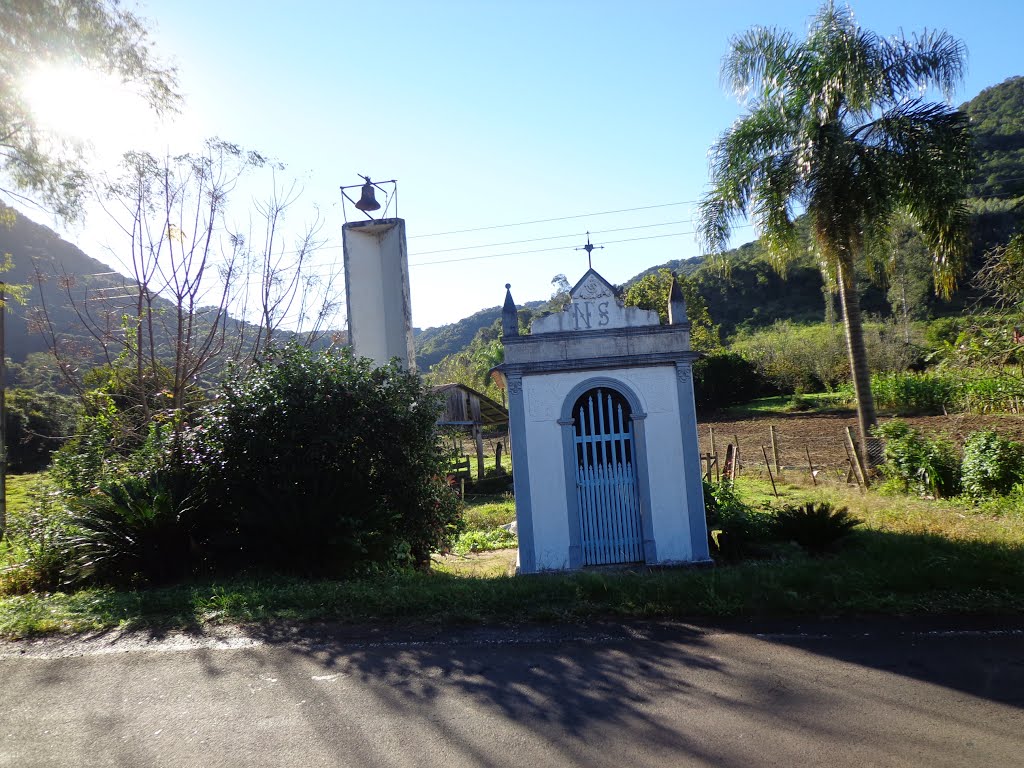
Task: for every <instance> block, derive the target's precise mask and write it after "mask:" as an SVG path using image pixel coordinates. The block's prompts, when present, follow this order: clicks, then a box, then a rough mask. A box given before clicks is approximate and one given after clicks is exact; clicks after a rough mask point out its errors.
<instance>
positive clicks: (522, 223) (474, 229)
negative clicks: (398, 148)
mask: <svg viewBox="0 0 1024 768" xmlns="http://www.w3.org/2000/svg"><path fill="white" fill-rule="evenodd" d="M699 202H700V200H681V201H680V202H678V203H660V204H658V205H641V206H639V207H637V208H619V209H618V210H614V211H594V212H593V213H577V214H574V215H572V216H557V217H555V218H553V219H535V220H533V221H517V222H515V223H512V224H492V225H491V226H488V227H472V228H471V229H453V230H450V231H448V232H428V233H427V234H425V235H412V236H410V237H409V239H410V240H412V239H413V238H417V237H440V236H441V235H461V234H464V233H466V232H483V231H484V230H487V229H505V228H506V227H525V226H527V225H528V224H547V223H549V222H552V221H568V220H569V219H585V218H587V217H588V216H608V215H611V214H613V213H630V212H632V211H649V210H651V209H653V208H670V207H672V206H674V205H690V204H691V203H699Z"/></svg>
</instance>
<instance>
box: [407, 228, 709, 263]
mask: <svg viewBox="0 0 1024 768" xmlns="http://www.w3.org/2000/svg"><path fill="white" fill-rule="evenodd" d="M692 223H693V219H679V220H678V221H662V222H660V223H658V224H638V225H637V226H635V227H617V228H615V229H597V230H592V231H591V232H590V234H591V235H603V234H607V233H608V232H626V231H628V230H633V229H650V228H651V227H668V226H672V225H674V224H692ZM584 234H585V233H583V232H573V233H572V234H570V235H549V236H547V237H530V238H527V239H525V240H506V241H505V242H503V243H485V244H483V245H462V246H459V247H458V248H438V249H436V250H433V251H417V252H416V253H410V254H409V258H413V257H415V256H429V255H430V254H432V253H451V252H452V251H471V250H474V249H476V248H500V247H501V246H503V245H518V244H520V243H536V242H540V241H541V240H563V239H565V238H567V237H583V235H584Z"/></svg>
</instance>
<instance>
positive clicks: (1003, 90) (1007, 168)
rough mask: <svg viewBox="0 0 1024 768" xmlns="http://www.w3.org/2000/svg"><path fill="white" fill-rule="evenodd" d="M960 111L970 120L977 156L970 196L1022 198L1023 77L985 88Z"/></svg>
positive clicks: (1023, 153) (1023, 191)
mask: <svg viewBox="0 0 1024 768" xmlns="http://www.w3.org/2000/svg"><path fill="white" fill-rule="evenodd" d="M960 109H962V110H963V111H964V112H966V113H967V115H968V116H969V117H970V119H971V132H972V133H973V134H974V144H975V147H976V149H977V152H978V161H979V163H978V175H977V176H976V178H975V182H976V186H975V188H974V196H975V197H978V198H1012V197H1021V196H1024V77H1011V78H1010V79H1009V80H1006V81H1004V82H1002V83H1000V84H999V85H995V86H992V87H991V88H986V89H985V90H983V91H982V92H981V93H979V94H978V95H977V96H975V97H974V98H973V99H971V100H970V101H969V102H967V103H966V104H963V105H962V106H961V107H960Z"/></svg>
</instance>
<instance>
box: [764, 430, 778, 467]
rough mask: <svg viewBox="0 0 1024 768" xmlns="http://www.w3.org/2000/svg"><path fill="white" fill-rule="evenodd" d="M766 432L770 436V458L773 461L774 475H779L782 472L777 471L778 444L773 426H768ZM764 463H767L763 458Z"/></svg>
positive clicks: (766, 459)
mask: <svg viewBox="0 0 1024 768" xmlns="http://www.w3.org/2000/svg"><path fill="white" fill-rule="evenodd" d="M768 431H769V432H770V433H771V436H772V458H773V459H775V474H776V475H781V474H782V470H781V469H779V443H778V441H777V440H776V439H775V425H774V424H769V425H768ZM765 461H768V458H767V457H765Z"/></svg>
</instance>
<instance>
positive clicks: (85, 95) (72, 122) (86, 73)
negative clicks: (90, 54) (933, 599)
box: [22, 66, 154, 155]
mask: <svg viewBox="0 0 1024 768" xmlns="http://www.w3.org/2000/svg"><path fill="white" fill-rule="evenodd" d="M22 93H23V94H24V96H25V99H26V100H27V102H28V104H29V107H30V108H31V110H32V113H33V116H34V118H35V121H36V124H37V125H38V126H39V127H40V128H42V129H44V130H47V131H50V132H52V133H54V134H56V135H57V136H60V137H62V138H65V139H71V140H75V141H80V142H83V143H86V144H88V145H91V146H92V147H93V148H94V149H95V150H96V152H97V153H98V154H100V155H109V154H115V155H119V154H120V153H122V152H126V151H128V150H130V149H136V148H140V145H141V144H143V143H146V139H147V136H146V133H147V131H152V127H153V123H154V118H153V117H152V114H151V113H150V112H149V110H148V108H147V105H146V103H145V101H144V100H143V99H142V97H141V96H140V95H139V94H138V93H137V92H135V91H133V90H132V88H131V87H130V86H127V85H125V84H123V83H121V82H120V81H119V80H118V79H117V78H115V77H112V76H111V75H108V74H105V73H102V72H96V71H94V70H89V69H82V68H78V67H66V66H64V67H62V66H45V67H40V68H39V69H37V70H35V71H34V72H32V73H31V74H30V75H29V76H28V77H27V78H26V79H25V81H24V82H23V84H22Z"/></svg>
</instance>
